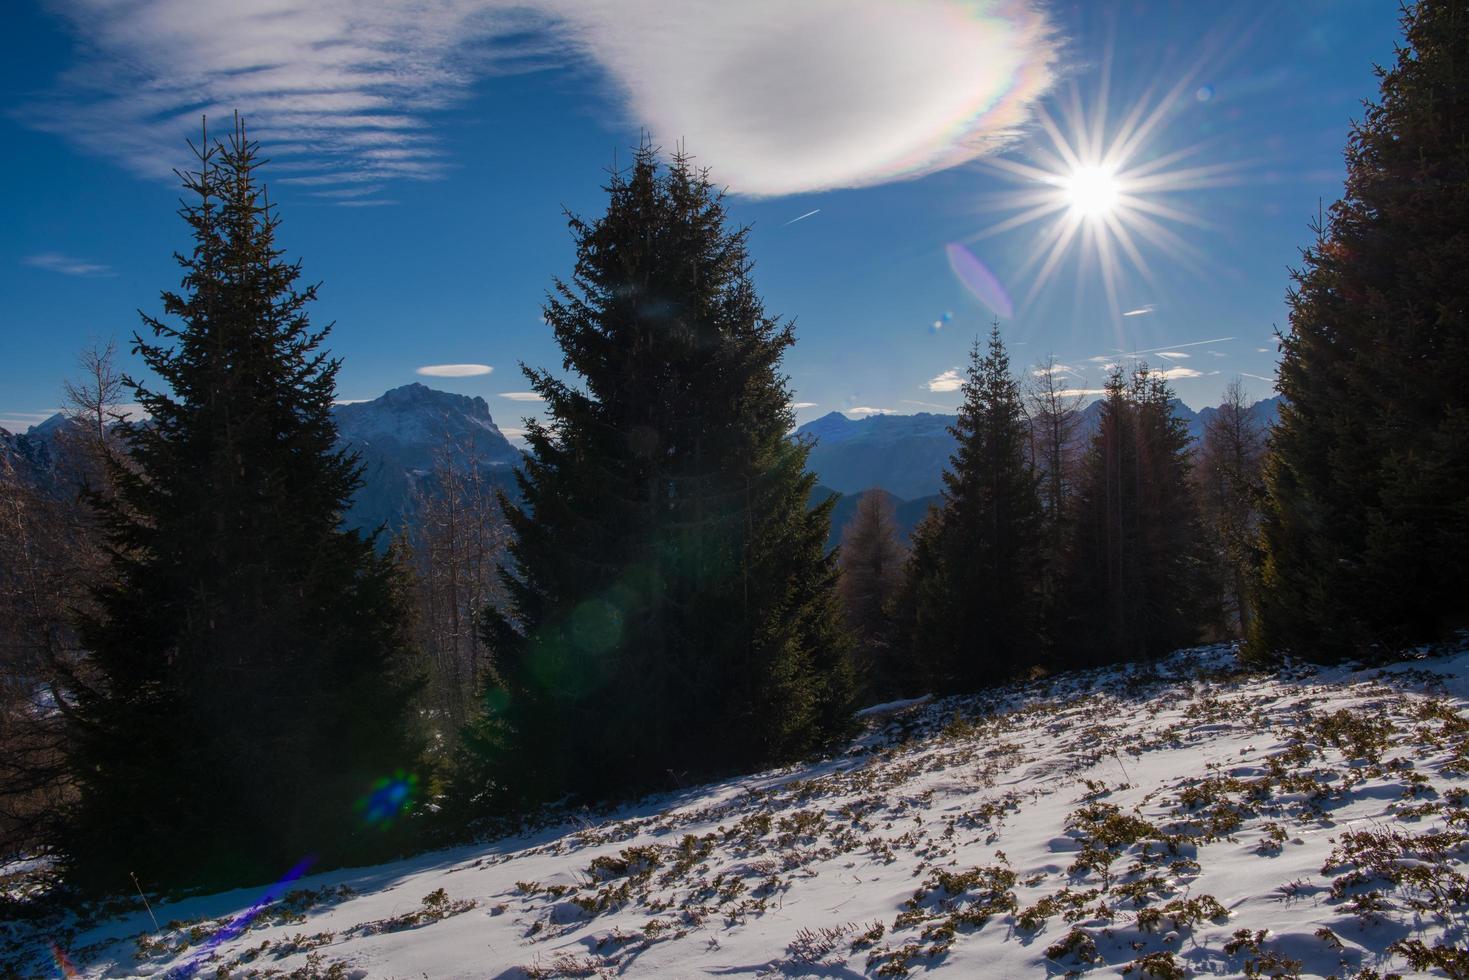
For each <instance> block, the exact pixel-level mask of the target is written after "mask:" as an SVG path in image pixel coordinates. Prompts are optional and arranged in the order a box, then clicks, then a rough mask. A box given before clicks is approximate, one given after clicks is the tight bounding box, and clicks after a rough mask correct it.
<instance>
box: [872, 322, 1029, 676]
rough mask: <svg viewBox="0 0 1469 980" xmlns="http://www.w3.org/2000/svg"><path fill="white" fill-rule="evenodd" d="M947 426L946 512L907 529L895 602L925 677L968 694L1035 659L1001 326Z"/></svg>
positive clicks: (1018, 429) (1023, 484) (976, 352)
mask: <svg viewBox="0 0 1469 980" xmlns="http://www.w3.org/2000/svg"><path fill="white" fill-rule="evenodd" d="M951 431H952V432H953V434H954V438H955V439H956V440H957V441H958V448H957V449H956V450H955V451H954V455H953V456H952V457H950V459H949V466H948V468H947V469H946V470H945V471H944V494H943V505H942V508H941V509H939V510H938V511H936V512H934V513H933V514H931V515H930V517H929V518H928V519H926V520H925V521H924V523H923V524H922V525H920V527H919V528H918V530H917V531H916V532H915V538H914V548H913V555H912V558H911V560H910V562H909V566H908V573H907V576H908V580H909V581H908V582H907V583H906V584H905V586H904V590H903V595H902V597H901V598H900V600H899V602H900V604H901V605H902V606H906V607H907V608H906V609H904V610H900V621H904V622H905V624H906V626H907V628H908V629H909V630H910V631H911V632H910V642H911V643H912V650H913V659H914V662H915V665H916V666H917V668H918V670H920V671H921V672H922V674H923V675H924V676H925V678H926V680H927V684H928V685H929V686H930V687H931V688H934V689H937V690H940V691H965V690H973V689H974V688H975V687H977V686H979V685H982V684H986V683H991V682H994V681H997V680H1001V679H1003V678H1004V677H1006V676H1008V675H1010V674H1012V673H1015V672H1016V671H1018V670H1020V669H1022V668H1024V667H1026V666H1029V665H1032V664H1035V663H1036V662H1038V661H1039V660H1040V659H1041V657H1042V653H1043V651H1042V636H1041V624H1040V613H1041V606H1040V602H1041V573H1042V568H1041V545H1042V541H1041V535H1042V528H1041V502H1040V495H1039V490H1038V482H1039V481H1038V477H1037V475H1036V473H1035V470H1034V468H1033V467H1032V466H1031V464H1030V461H1029V438H1030V432H1029V425H1028V423H1027V421H1026V418H1025V407H1024V404H1023V401H1022V396H1021V391H1020V386H1019V384H1018V382H1017V381H1016V380H1015V378H1014V376H1013V375H1012V374H1011V371H1010V358H1009V355H1008V354H1007V353H1006V352H1005V345H1004V342H1003V341H1002V340H1001V338H1000V329H999V325H998V324H996V325H995V326H994V328H993V329H992V330H991V331H990V338H989V344H988V347H987V349H982V348H981V347H980V345H979V343H978V342H977V341H976V342H975V345H974V348H973V350H972V351H971V353H970V362H969V370H968V376H967V378H966V380H965V383H964V404H963V406H962V407H961V408H960V409H959V418H958V421H957V422H956V423H955V424H954V426H953V427H952V429H951Z"/></svg>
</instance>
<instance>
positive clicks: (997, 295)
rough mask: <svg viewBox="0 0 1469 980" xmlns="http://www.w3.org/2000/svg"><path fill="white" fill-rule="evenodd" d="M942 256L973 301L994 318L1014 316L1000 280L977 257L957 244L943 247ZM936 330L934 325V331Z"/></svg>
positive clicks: (1012, 308)
mask: <svg viewBox="0 0 1469 980" xmlns="http://www.w3.org/2000/svg"><path fill="white" fill-rule="evenodd" d="M944 254H945V255H947V256H948V257H949V268H950V269H952V270H953V271H954V275H955V277H956V278H958V280H959V282H960V283H961V284H962V285H963V286H964V288H965V289H967V290H969V292H970V294H971V295H972V296H973V297H974V298H975V299H977V300H979V301H980V302H981V303H983V304H984V305H985V306H987V307H989V309H990V310H991V311H992V312H993V313H994V314H995V315H996V316H1003V317H1011V316H1014V315H1015V305H1014V304H1013V303H1011V302H1010V296H1009V294H1008V293H1006V292H1005V287H1004V286H1002V285H1000V280H999V279H997V278H995V274H994V273H993V272H991V271H990V270H989V269H988V268H987V267H986V266H985V264H984V263H983V262H981V261H980V260H979V257H978V256H976V255H975V254H974V253H973V252H971V251H970V250H969V249H967V248H965V247H964V246H963V245H960V244H959V243H957V242H950V243H949V244H947V245H945V246H944ZM937 328H938V325H937V323H936V324H935V329H937Z"/></svg>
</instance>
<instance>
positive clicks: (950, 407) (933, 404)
mask: <svg viewBox="0 0 1469 980" xmlns="http://www.w3.org/2000/svg"><path fill="white" fill-rule="evenodd" d="M898 400H899V401H900V402H902V403H903V404H904V405H918V406H920V407H922V408H936V409H938V410H939V411H940V412H952V411H954V406H953V405H940V404H938V403H937V402H920V401H914V400H913V399H912V398H900V399H898Z"/></svg>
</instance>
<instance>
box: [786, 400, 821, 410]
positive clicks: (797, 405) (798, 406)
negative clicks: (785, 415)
mask: <svg viewBox="0 0 1469 980" xmlns="http://www.w3.org/2000/svg"><path fill="white" fill-rule="evenodd" d="M816 404H817V403H816V402H791V408H794V409H798V410H799V409H802V408H815V407H816Z"/></svg>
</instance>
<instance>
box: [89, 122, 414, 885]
mask: <svg viewBox="0 0 1469 980" xmlns="http://www.w3.org/2000/svg"><path fill="white" fill-rule="evenodd" d="M256 154H257V146H256V144H254V143H252V142H250V141H248V140H247V138H246V136H245V131H244V127H243V125H242V124H240V123H239V121H238V120H236V125H235V129H234V132H233V133H232V134H231V136H230V138H229V140H228V141H227V142H225V143H223V144H221V143H218V142H216V143H213V144H211V143H210V142H209V141H208V139H207V135H206V139H205V141H204V143H203V144H202V145H201V147H200V148H199V149H198V151H197V155H198V161H199V164H198V165H199V169H198V170H197V171H194V172H190V173H187V174H181V175H180V176H181V178H182V179H183V182H184V187H185V188H186V190H187V192H188V193H189V195H190V198H189V200H188V202H187V203H185V204H184V205H183V208H182V210H181V212H180V213H181V215H182V216H183V217H184V219H185V220H186V221H187V222H188V224H189V226H190V228H191V230H192V233H193V247H192V249H191V250H190V251H189V252H187V253H184V254H180V255H178V256H177V259H178V262H179V265H180V266H181V267H182V269H183V281H182V289H181V290H180V291H179V292H165V293H164V294H163V312H164V317H163V318H154V317H148V316H144V318H143V319H144V322H145V324H146V325H147V326H148V327H149V328H150V331H151V334H152V337H153V339H152V340H144V339H143V337H142V336H140V335H135V337H134V345H133V347H134V351H135V353H137V354H138V355H139V356H140V357H141V358H142V360H143V362H144V363H145V364H146V365H147V367H148V368H149V370H150V371H151V372H152V373H153V374H154V375H155V376H156V377H157V378H159V379H161V381H162V384H163V386H164V387H163V388H162V389H155V388H150V387H148V386H146V385H145V384H144V383H142V382H139V381H134V380H128V381H127V382H126V384H127V387H128V388H129V389H131V391H132V394H133V396H134V398H135V399H136V400H137V401H138V402H139V403H140V404H141V405H142V407H143V409H144V410H145V411H146V413H147V414H148V416H149V421H148V422H147V423H146V424H139V425H133V426H130V427H128V428H126V430H125V433H124V440H125V442H126V446H127V450H128V460H127V461H126V465H124V464H123V463H121V462H119V463H117V464H115V465H113V466H112V472H111V478H112V481H113V487H114V493H113V495H111V496H108V497H101V496H96V497H94V500H95V503H96V505H97V506H98V507H99V509H100V510H101V514H102V517H103V518H104V520H105V523H106V527H107V530H108V534H109V537H110V552H111V558H112V565H113V574H114V580H113V582H112V583H111V584H108V585H106V586H105V587H103V588H101V589H100V590H99V591H98V595H97V601H98V605H99V609H98V611H97V613H96V614H95V615H93V616H90V617H88V619H87V620H86V621H85V623H84V631H83V633H84V639H85V642H86V646H87V647H88V648H89V649H90V651H91V653H92V658H91V663H90V668H91V672H90V673H89V674H88V675H87V677H86V678H75V681H76V686H75V692H74V694H75V699H76V705H75V710H74V711H73V712H72V714H73V715H74V718H73V724H72V736H73V750H72V752H73V757H72V770H73V773H74V775H75V778H76V780H77V783H78V788H79V792H80V799H79V802H78V803H77V805H76V807H75V808H74V810H73V812H72V813H71V814H70V819H69V831H68V841H67V843H68V852H69V859H70V870H71V873H72V876H73V879H74V880H75V881H77V882H78V883H79V884H81V885H83V886H85V887H89V888H94V889H98V890H122V889H125V888H128V887H130V885H131V881H130V877H129V876H130V873H132V872H136V873H137V875H138V877H139V879H140V880H141V881H142V883H143V886H144V887H149V886H165V885H180V884H195V883H202V882H210V883H221V882H244V881H260V880H272V879H274V878H276V877H279V875H280V874H281V873H282V872H284V871H285V870H287V869H289V868H291V867H292V866H293V865H295V864H296V863H297V862H299V861H301V860H302V859H303V858H305V857H307V856H308V855H314V856H316V858H317V859H318V860H320V861H322V862H331V861H340V860H345V859H348V858H357V857H363V856H365V855H367V854H368V853H370V850H369V848H368V847H367V846H366V845H367V844H368V843H370V842H371V841H372V840H374V839H375V838H379V837H380V836H381V832H380V829H379V828H377V827H372V826H368V825H366V822H365V821H364V817H363V816H362V815H359V814H357V813H354V803H355V802H356V801H358V800H359V798H361V797H362V795H363V794H364V793H366V792H367V791H368V790H369V788H370V787H371V786H372V784H373V781H374V779H375V778H377V777H380V776H383V775H384V774H390V773H393V772H394V771H395V770H396V769H398V768H400V767H401V768H407V767H410V766H411V765H412V764H413V763H414V761H415V759H416V757H417V754H418V746H417V743H416V740H415V739H414V738H413V737H411V736H410V734H409V732H410V728H409V719H410V717H411V705H410V699H411V695H412V693H413V683H412V681H411V680H410V679H408V678H407V677H405V676H403V675H402V674H400V673H399V672H397V666H398V664H399V663H400V662H401V659H402V658H403V656H404V655H405V653H406V639H405V619H404V612H403V600H402V596H401V595H400V594H399V587H398V583H397V580H396V575H395V572H394V569H393V567H392V566H391V564H390V563H389V562H387V561H386V560H385V559H382V558H379V557H378V556H377V555H376V554H375V552H374V548H373V544H372V542H371V541H369V540H364V539H363V538H362V537H360V536H359V535H358V534H357V533H355V532H345V531H343V530H342V529H341V527H340V516H341V514H342V513H343V511H344V510H345V509H346V508H347V506H348V503H349V500H350V498H351V496H352V493H353V491H354V490H355V489H356V488H357V486H358V484H359V467H358V464H357V461H356V459H355V458H354V457H352V456H350V455H347V454H344V453H342V452H339V451H337V450H335V449H334V448H333V446H334V443H335V441H336V428H335V426H334V424H333V422H332V415H331V407H332V401H333V398H334V395H335V380H336V374H337V370H338V366H339V362H338V361H336V360H334V359H332V358H331V357H330V356H329V355H328V354H327V353H326V352H325V351H324V350H323V349H322V348H321V344H322V341H323V339H324V338H325V336H326V330H320V331H314V330H313V329H312V328H311V326H310V323H309V321H308V317H307V312H306V310H307V306H308V305H309V304H310V302H311V301H312V300H313V299H314V298H315V295H316V287H315V286H307V287H305V288H300V287H298V286H297V281H298V278H299V276H300V267H299V264H291V263H287V262H285V261H284V260H283V259H282V253H281V250H280V249H279V248H278V247H277V246H276V242H275V237H276V229H277V227H278V225H279V218H278V217H277V216H276V214H275V213H274V211H273V209H272V208H270V207H269V206H268V205H267V203H266V201H265V197H264V191H263V189H262V188H261V186H260V185H259V183H258V180H257V175H256V172H255V168H256V166H257V159H256ZM367 816H371V814H369V815H367Z"/></svg>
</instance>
